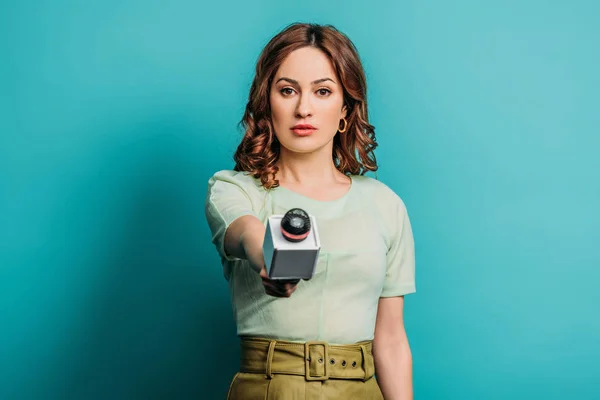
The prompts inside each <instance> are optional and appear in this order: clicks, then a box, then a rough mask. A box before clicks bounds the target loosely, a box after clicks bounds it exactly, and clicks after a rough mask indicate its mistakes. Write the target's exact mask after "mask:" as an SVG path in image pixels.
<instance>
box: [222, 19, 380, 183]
mask: <svg viewBox="0 0 600 400" xmlns="http://www.w3.org/2000/svg"><path fill="white" fill-rule="evenodd" d="M308 46H312V47H315V48H317V49H320V50H321V51H323V53H325V54H326V55H327V56H328V57H329V59H330V60H331V62H332V64H333V68H334V69H335V71H336V73H337V74H338V76H339V77H340V80H341V86H342V88H343V93H344V104H345V105H346V107H347V129H346V131H345V133H344V134H343V135H340V134H336V135H335V137H334V139H333V153H332V157H333V161H334V164H335V166H336V168H337V169H338V170H339V171H340V172H342V173H344V174H352V175H364V174H365V173H366V172H367V171H377V168H378V167H377V161H376V158H375V154H374V150H375V148H376V147H377V142H376V140H375V127H374V126H373V125H371V124H369V118H368V110H367V83H366V78H365V72H364V69H363V66H362V63H361V61H360V57H359V55H358V51H357V50H356V47H355V46H354V44H353V43H352V41H350V39H349V38H348V37H347V36H346V35H344V34H343V33H341V32H340V31H338V30H337V29H336V28H335V27H333V26H331V25H318V24H309V23H295V24H291V25H288V26H287V27H286V28H285V29H283V30H282V31H281V32H280V33H278V34H277V35H276V36H274V37H273V38H272V39H271V40H270V41H269V43H268V44H267V45H266V46H265V48H264V49H263V51H262V53H261V55H260V57H259V59H258V61H257V63H256V72H255V77H254V81H253V82H252V86H251V88H250V94H249V96H248V102H247V104H246V110H245V112H244V116H243V118H242V120H241V121H240V123H239V125H241V126H242V127H243V129H244V130H245V133H244V136H243V138H242V141H241V143H240V144H239V145H238V147H237V150H236V152H235V154H234V156H233V159H234V161H235V167H234V170H235V171H246V172H249V173H250V174H251V175H252V176H254V178H260V181H261V183H262V186H263V187H264V188H266V189H270V188H273V187H277V186H279V182H278V180H277V179H275V175H276V173H277V171H278V167H277V166H276V163H277V160H278V159H279V149H280V144H279V141H278V140H277V137H276V136H275V133H274V129H273V125H272V122H271V106H270V102H269V91H270V89H271V83H272V80H273V77H274V76H275V73H276V72H277V69H278V68H279V66H280V65H281V64H282V62H283V60H284V59H285V58H286V57H287V56H288V55H289V54H290V53H291V52H293V51H294V50H297V49H299V48H302V47H308Z"/></svg>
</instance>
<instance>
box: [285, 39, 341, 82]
mask: <svg viewBox="0 0 600 400" xmlns="http://www.w3.org/2000/svg"><path fill="white" fill-rule="evenodd" d="M281 77H286V78H291V79H295V80H297V81H298V82H300V83H301V84H302V83H310V82H312V81H314V80H316V79H320V78H326V77H328V78H331V79H333V80H335V81H336V82H337V81H338V79H337V75H336V73H335V70H334V69H333V64H332V63H331V60H329V57H327V55H326V54H325V53H323V52H322V51H321V50H319V49H316V48H314V47H303V48H301V49H297V50H294V51H293V52H291V53H290V54H289V55H288V56H287V57H286V58H285V59H284V60H283V62H282V63H281V65H280V66H279V69H278V70H277V73H276V74H275V79H278V78H281Z"/></svg>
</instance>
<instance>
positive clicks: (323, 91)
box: [317, 88, 331, 97]
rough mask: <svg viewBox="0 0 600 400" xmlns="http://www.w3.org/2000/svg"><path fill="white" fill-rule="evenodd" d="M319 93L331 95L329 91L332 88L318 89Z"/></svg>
mask: <svg viewBox="0 0 600 400" xmlns="http://www.w3.org/2000/svg"><path fill="white" fill-rule="evenodd" d="M317 93H319V95H321V96H323V97H324V96H327V95H329V93H331V90H329V89H325V88H321V89H319V90H317Z"/></svg>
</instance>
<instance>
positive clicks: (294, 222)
mask: <svg viewBox="0 0 600 400" xmlns="http://www.w3.org/2000/svg"><path fill="white" fill-rule="evenodd" d="M281 233H282V234H283V237H284V238H285V239H286V240H288V241H290V242H301V241H303V240H304V239H306V237H307V236H308V234H309V233H310V217H309V216H308V213H307V212H306V211H304V210H303V209H301V208H292V209H291V210H289V211H288V212H286V213H285V215H284V216H283V218H282V219H281Z"/></svg>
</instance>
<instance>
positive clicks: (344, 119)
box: [338, 118, 348, 133]
mask: <svg viewBox="0 0 600 400" xmlns="http://www.w3.org/2000/svg"><path fill="white" fill-rule="evenodd" d="M342 121H344V130H341V129H339V128H338V131H339V132H340V133H344V132H346V129H348V121H346V118H342Z"/></svg>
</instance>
